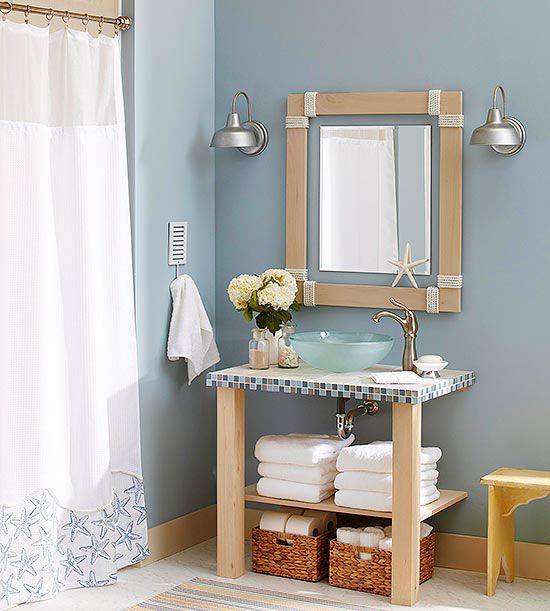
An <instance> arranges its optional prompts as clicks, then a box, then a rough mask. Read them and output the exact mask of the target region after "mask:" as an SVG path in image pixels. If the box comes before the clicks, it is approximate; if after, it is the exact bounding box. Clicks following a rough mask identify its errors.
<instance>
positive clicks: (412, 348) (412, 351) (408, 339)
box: [372, 297, 418, 371]
mask: <svg viewBox="0 0 550 611" xmlns="http://www.w3.org/2000/svg"><path fill="white" fill-rule="evenodd" d="M390 301H391V303H392V304H393V305H394V306H397V307H398V308H401V309H402V310H404V312H405V317H404V318H402V317H401V316H398V315H397V314H395V313H394V312H388V311H386V310H382V311H381V312H376V314H375V315H374V316H373V317H372V320H373V321H374V322H380V319H381V318H385V317H386V316H387V317H389V318H393V320H395V321H397V322H398V323H399V324H400V325H401V326H402V327H403V334H404V336H405V348H404V350H403V361H402V365H403V371H416V368H415V366H414V364H413V361H416V336H417V334H418V320H417V319H416V315H415V313H414V312H411V310H409V308H408V307H407V306H406V305H404V304H402V303H399V301H397V300H396V299H394V298H393V297H390Z"/></svg>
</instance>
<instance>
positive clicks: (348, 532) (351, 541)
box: [336, 526, 361, 545]
mask: <svg viewBox="0 0 550 611" xmlns="http://www.w3.org/2000/svg"><path fill="white" fill-rule="evenodd" d="M360 535H361V529H360V528H351V527H348V526H345V527H343V528H339V529H338V530H337V531H336V541H338V543H345V544H347V545H361V537H360Z"/></svg>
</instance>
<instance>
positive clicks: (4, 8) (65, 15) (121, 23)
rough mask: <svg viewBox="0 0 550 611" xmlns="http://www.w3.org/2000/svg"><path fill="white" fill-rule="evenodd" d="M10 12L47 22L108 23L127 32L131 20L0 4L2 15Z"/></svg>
mask: <svg viewBox="0 0 550 611" xmlns="http://www.w3.org/2000/svg"><path fill="white" fill-rule="evenodd" d="M12 11H15V12H16V13H25V16H26V17H28V15H31V14H32V15H44V16H45V17H46V19H47V20H48V21H51V20H52V19H53V18H54V17H61V19H63V21H64V22H65V23H68V22H69V21H70V20H71V19H78V20H80V21H82V23H83V24H84V25H87V24H88V22H90V21H96V22H97V23H100V24H101V25H103V24H105V23H109V24H111V25H114V26H115V28H116V29H117V30H129V29H130V28H131V27H132V18H131V17H127V16H125V15H120V16H119V17H104V16H103V15H89V14H88V13H75V12H73V11H61V10H59V9H53V8H44V7H43V6H32V5H30V4H16V3H15V2H0V12H1V13H2V15H9V14H10V13H11V12H12Z"/></svg>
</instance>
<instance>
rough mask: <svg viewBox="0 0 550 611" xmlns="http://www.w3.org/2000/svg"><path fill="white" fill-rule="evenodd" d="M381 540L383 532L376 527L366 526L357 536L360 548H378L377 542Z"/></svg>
mask: <svg viewBox="0 0 550 611" xmlns="http://www.w3.org/2000/svg"><path fill="white" fill-rule="evenodd" d="M383 538H384V531H383V530H382V529H381V528H378V527H376V526H367V527H366V528H363V530H362V531H361V533H360V535H359V540H360V542H361V547H374V548H378V542H379V541H380V539H383ZM363 560H364V559H363Z"/></svg>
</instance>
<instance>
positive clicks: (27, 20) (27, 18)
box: [25, 4, 31, 25]
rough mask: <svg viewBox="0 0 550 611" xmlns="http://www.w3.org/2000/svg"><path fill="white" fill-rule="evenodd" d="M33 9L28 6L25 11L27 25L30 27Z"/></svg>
mask: <svg viewBox="0 0 550 611" xmlns="http://www.w3.org/2000/svg"><path fill="white" fill-rule="evenodd" d="M30 10H31V7H30V5H29V4H27V8H26V9H25V23H26V24H27V25H29V13H30Z"/></svg>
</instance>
